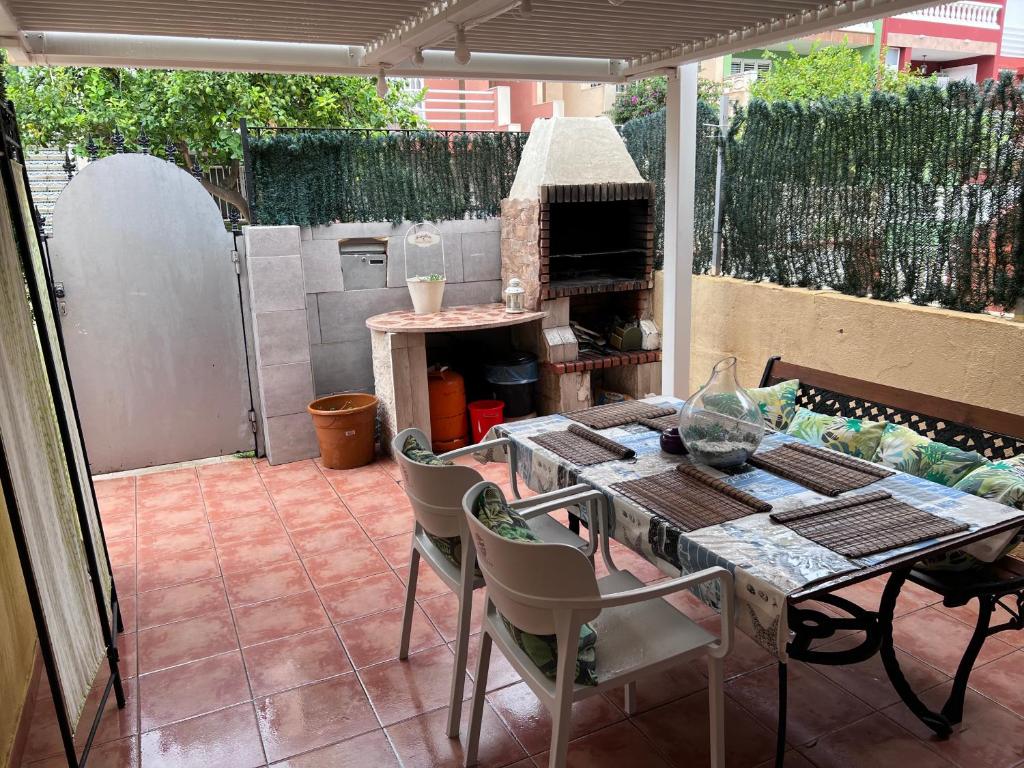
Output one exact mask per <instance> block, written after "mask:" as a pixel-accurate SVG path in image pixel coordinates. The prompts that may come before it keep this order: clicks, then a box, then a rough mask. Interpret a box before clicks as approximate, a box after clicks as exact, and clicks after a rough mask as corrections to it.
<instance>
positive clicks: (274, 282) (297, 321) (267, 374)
mask: <svg viewBox="0 0 1024 768" xmlns="http://www.w3.org/2000/svg"><path fill="white" fill-rule="evenodd" d="M244 238H245V254H246V257H245V259H246V263H245V268H246V272H247V281H246V282H247V287H248V291H249V307H250V312H251V313H252V318H253V322H252V326H251V327H252V334H253V339H252V346H253V351H254V352H255V357H256V361H255V369H256V377H257V383H258V388H259V395H260V409H259V414H260V419H261V427H262V430H261V431H262V433H263V440H264V446H265V450H266V453H267V459H268V461H269V462H270V463H271V464H283V463H285V462H289V461H296V460H297V459H305V458H310V457H311V456H316V455H317V454H318V453H319V450H318V448H317V443H316V434H315V433H314V431H313V424H312V421H311V420H310V418H309V415H308V414H307V413H306V405H308V404H309V402H310V401H311V400H312V399H313V374H312V367H311V364H310V347H309V331H308V330H307V322H306V316H307V307H306V295H305V291H304V288H303V277H302V273H303V268H302V255H301V248H300V240H299V228H298V227H246V229H245V234H244Z"/></svg>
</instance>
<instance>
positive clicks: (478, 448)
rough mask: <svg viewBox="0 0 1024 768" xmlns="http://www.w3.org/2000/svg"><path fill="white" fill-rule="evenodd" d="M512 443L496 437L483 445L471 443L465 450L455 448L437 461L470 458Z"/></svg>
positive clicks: (440, 456) (505, 438)
mask: <svg viewBox="0 0 1024 768" xmlns="http://www.w3.org/2000/svg"><path fill="white" fill-rule="evenodd" d="M511 445H512V441H511V440H509V439H508V438H507V437H498V438H495V439H494V440H488V441H487V442H484V443H473V445H467V446H466V447H465V448H456V449H455V450H454V451H448V452H446V453H442V454H441V455H439V456H438V457H437V458H439V459H446V460H451V459H457V458H459V457H460V456H472V455H473V454H474V453H483V452H484V451H487V450H490V449H492V448H498V447H499V446H511Z"/></svg>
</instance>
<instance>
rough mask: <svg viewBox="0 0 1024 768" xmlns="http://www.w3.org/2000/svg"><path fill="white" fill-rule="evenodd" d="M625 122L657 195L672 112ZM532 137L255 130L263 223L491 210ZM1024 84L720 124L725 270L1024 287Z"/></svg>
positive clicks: (878, 293) (881, 285)
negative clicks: (722, 127)
mask: <svg viewBox="0 0 1024 768" xmlns="http://www.w3.org/2000/svg"><path fill="white" fill-rule="evenodd" d="M697 120H698V135H697V167H696V184H697V189H696V206H697V210H696V229H697V231H696V241H695V244H694V272H696V273H704V272H707V271H708V269H709V267H710V263H711V240H712V233H713V230H714V184H715V169H716V162H717V160H716V151H717V147H716V138H715V136H716V131H715V130H714V129H713V128H711V127H710V126H711V125H713V124H714V123H716V122H717V111H716V110H715V109H714V108H713V107H711V106H710V105H708V104H706V103H704V102H700V103H699V112H698V116H697ZM621 130H622V136H623V139H624V140H625V142H626V146H627V147H628V149H629V152H630V154H631V155H632V157H633V159H634V160H635V161H636V164H637V167H638V168H639V169H640V172H641V173H642V174H643V175H644V176H645V177H646V178H647V179H649V180H650V181H651V182H652V183H654V185H655V187H656V190H657V196H658V205H657V233H656V238H657V239H656V244H657V254H656V259H657V263H658V265H659V266H660V264H661V261H662V254H663V250H664V187H665V113H664V111H662V112H659V113H655V114H653V115H649V116H647V117H642V118H637V119H635V120H630V121H629V122H628V123H626V124H625V125H624V126H622V129H621ZM526 137H527V134H522V133H500V132H488V133H468V134H467V133H463V134H444V133H437V132H429V131H423V132H418V131H417V132H375V133H368V132H363V131H351V130H326V131H310V132H280V133H275V132H267V133H264V134H263V135H261V136H258V137H256V138H254V139H253V140H252V142H251V147H250V153H251V158H252V176H253V180H252V181H253V184H252V192H253V200H252V204H253V209H254V211H255V220H256V221H257V222H258V223H260V224H304V225H316V224H327V223H329V222H332V221H395V222H397V221H401V220H403V219H407V220H412V221H418V220H435V221H436V220H443V219H461V218H464V217H466V216H475V217H484V216H493V215H496V214H498V213H499V211H500V202H501V199H502V198H503V197H504V196H506V195H507V194H508V190H509V189H510V187H511V185H512V181H513V179H514V178H515V173H516V169H517V168H518V165H519V158H520V156H521V154H522V150H523V145H524V144H525V143H526ZM1022 211H1024V98H1022V92H1021V88H1020V86H1018V85H1015V84H1014V82H1013V78H1012V77H1011V76H1010V75H1009V74H1004V75H1003V76H1002V77H1001V78H1000V79H999V80H995V81H988V82H986V83H985V84H984V85H983V86H977V85H975V84H973V83H964V82H951V83H949V84H948V86H947V87H945V88H942V87H939V86H937V85H934V84H928V85H923V86H919V87H916V88H911V89H908V91H907V93H906V95H904V96H895V95H892V94H882V93H875V94H872V95H871V96H870V97H869V98H863V97H861V96H852V97H843V98H838V99H831V100H824V101H820V102H813V103H794V102H774V103H771V104H769V103H765V102H760V101H754V102H752V103H751V104H750V106H749V108H748V109H747V110H746V111H739V112H738V113H737V114H736V115H735V117H734V118H733V120H732V123H731V125H730V126H729V130H728V133H727V136H726V138H725V183H724V199H723V222H722V234H723V260H722V267H723V273H724V274H728V275H732V276H735V277H739V278H743V279H747V280H768V281H771V282H774V283H779V284H781V285H797V286H804V287H808V288H820V287H828V288H832V289H834V290H837V291H842V292H843V293H847V294H851V295H855V296H872V297H874V298H876V299H883V300H888V301H895V300H904V299H908V300H910V301H913V302H916V303H919V304H938V305H940V306H943V307H949V308H951V309H959V310H966V311H980V310H983V309H985V308H986V307H991V306H998V307H1006V308H1012V307H1013V306H1014V305H1015V303H1016V301H1017V299H1018V298H1021V297H1022V296H1024V233H1022V229H1024V219H1022Z"/></svg>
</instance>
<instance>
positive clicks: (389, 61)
mask: <svg viewBox="0 0 1024 768" xmlns="http://www.w3.org/2000/svg"><path fill="white" fill-rule="evenodd" d="M517 5H519V0H445V1H443V2H434V3H431V4H430V5H429V6H428V7H426V8H424V9H423V11H421V12H420V13H418V14H416V15H415V16H410V17H409V18H408V19H405V20H404V21H402V22H401V23H400V24H398V25H397V26H395V27H393V28H392V29H391V30H389V31H388V32H387V33H386V34H384V35H382V36H381V37H378V38H377V39H376V40H372V41H370V42H369V43H368V44H367V45H366V46H364V48H363V54H362V56H363V58H362V63H363V64H364V65H365V66H370V67H376V66H385V67H388V66H394V65H397V64H400V63H402V62H403V61H405V60H406V59H409V58H411V57H412V56H413V54H414V53H415V52H416V51H417V50H422V49H424V48H431V47H433V46H435V45H437V44H438V43H442V42H444V41H445V40H448V39H449V38H451V37H454V35H455V29H456V27H457V26H459V25H465V26H466V27H467V28H468V27H471V26H473V25H475V24H481V23H483V22H485V21H487V20H488V19H493V18H494V17H495V16H499V15H501V14H503V13H505V12H506V11H508V10H509V9H511V8H514V7H516V6H517Z"/></svg>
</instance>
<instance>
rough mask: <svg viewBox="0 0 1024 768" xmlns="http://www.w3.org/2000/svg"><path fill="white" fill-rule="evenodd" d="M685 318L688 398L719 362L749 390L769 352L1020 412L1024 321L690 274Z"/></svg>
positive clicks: (839, 371)
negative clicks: (727, 362) (689, 322)
mask: <svg viewBox="0 0 1024 768" xmlns="http://www.w3.org/2000/svg"><path fill="white" fill-rule="evenodd" d="M659 283H660V280H659ZM659 287H660V285H659ZM657 299H660V295H659V296H658V297H657ZM656 311H657V312H658V313H659V314H658V315H656V316H660V306H658V305H657V304H656ZM692 318H693V342H692V347H691V354H690V385H691V387H690V388H691V391H693V390H695V389H696V388H697V387H699V386H700V385H701V384H703V383H704V380H705V379H706V378H707V376H708V375H709V374H710V371H711V367H712V366H713V365H714V363H715V362H716V361H717V360H719V359H721V358H722V357H725V356H727V355H736V357H737V358H738V359H739V378H740V383H741V384H743V385H744V386H757V383H758V381H759V380H760V376H761V371H762V369H763V367H764V363H765V360H767V359H768V357H769V356H770V355H773V354H778V355H782V356H783V358H784V359H786V360H789V361H790V362H793V363H798V364H800V365H806V366H809V367H811V368H821V369H825V370H829V371H832V372H833V373H837V374H840V375H843V376H851V377H855V378H858V379H867V380H870V381H876V382H878V383H880V384H888V385H890V386H894V387H900V388H903V389H909V390H913V391H916V392H923V393H925V394H929V395H935V396H937V397H945V398H948V399H950V400H958V401H962V402H967V403H971V404H973V405H980V406H985V407H988V408H994V409H996V410H1000V411H1007V412H1010V413H1019V412H1020V410H1021V408H1022V407H1024V365H1021V361H1022V360H1024V323H1018V322H1014V321H1012V320H1003V319H1000V318H996V317H992V316H990V315H982V314H971V313H967V312H953V311H950V310H946V309H934V308H932V307H917V306H913V305H910V304H896V303H890V302H885V301H875V300H873V299H860V298H856V297H854V296H845V295H843V294H839V293H835V292H832V291H811V290H807V289H804V288H782V287H780V286H777V285H771V284H767V283H751V282H747V281H744V280H735V279H733V278H729V277H708V276H694V285H693V311H692Z"/></svg>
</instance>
